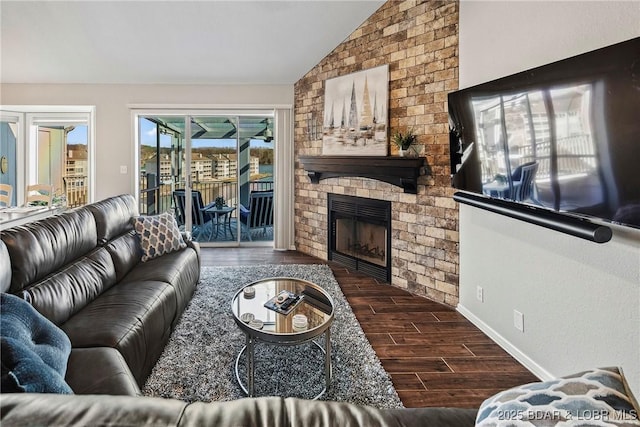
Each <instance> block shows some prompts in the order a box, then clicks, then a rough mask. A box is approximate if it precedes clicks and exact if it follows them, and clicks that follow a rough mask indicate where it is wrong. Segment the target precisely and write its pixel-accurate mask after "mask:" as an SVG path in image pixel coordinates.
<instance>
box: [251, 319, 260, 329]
mask: <svg viewBox="0 0 640 427" xmlns="http://www.w3.org/2000/svg"><path fill="white" fill-rule="evenodd" d="M249 326H251V327H252V328H254V329H262V327H263V326H264V323H263V322H262V320H259V319H254V320H252V321H250V322H249Z"/></svg>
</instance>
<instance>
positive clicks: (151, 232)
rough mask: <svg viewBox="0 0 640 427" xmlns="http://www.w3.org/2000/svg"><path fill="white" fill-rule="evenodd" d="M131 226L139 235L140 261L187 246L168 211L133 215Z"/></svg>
mask: <svg viewBox="0 0 640 427" xmlns="http://www.w3.org/2000/svg"><path fill="white" fill-rule="evenodd" d="M133 227H134V228H135V230H136V233H137V234H138V237H140V246H141V247H142V262H145V261H149V260H150V259H153V258H157V257H159V256H161V255H164V254H168V253H170V252H173V251H177V250H180V249H183V248H186V247H187V244H186V243H185V242H184V240H183V239H182V235H181V234H180V229H179V228H178V223H177V222H176V219H175V218H174V216H173V214H171V213H169V212H164V213H161V214H160V215H154V216H151V215H149V216H138V217H135V218H134V219H133Z"/></svg>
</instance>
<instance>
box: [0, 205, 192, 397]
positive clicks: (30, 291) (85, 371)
mask: <svg viewBox="0 0 640 427" xmlns="http://www.w3.org/2000/svg"><path fill="white" fill-rule="evenodd" d="M137 215H138V209H137V204H136V201H135V199H134V198H133V196H131V195H121V196H116V197H112V198H108V199H105V200H103V201H101V202H97V203H94V204H90V205H87V206H85V207H82V208H79V209H74V210H72V211H69V212H66V213H63V214H61V215H56V216H54V217H51V218H47V219H44V220H41V221H37V222H34V223H30V224H26V225H24V226H21V227H15V228H12V229H9V230H4V231H3V232H2V238H1V243H0V291H2V292H10V293H12V294H15V295H18V296H20V297H22V298H24V299H25V300H27V301H28V302H30V303H31V305H32V306H33V307H35V308H36V310H37V311H39V312H40V313H41V314H43V315H44V316H45V317H46V318H47V319H49V320H51V321H52V322H53V323H55V324H56V325H57V326H58V327H60V328H61V329H62V330H63V331H64V332H65V333H66V334H67V335H68V337H69V339H70V340H71V345H72V351H71V355H70V357H69V362H68V365H67V374H66V378H65V379H66V381H67V383H68V384H69V386H70V387H71V389H72V390H73V391H74V392H75V393H77V394H125V395H139V394H140V388H141V387H142V386H143V385H144V382H145V380H146V378H147V377H148V375H149V374H150V373H151V369H152V368H153V366H154V364H155V363H156V361H157V360H158V358H159V357H160V354H161V353H162V350H163V349H164V346H165V344H166V342H167V340H168V339H169V336H170V334H171V331H172V329H173V327H174V326H175V325H176V323H177V321H178V319H179V318H180V315H181V314H182V312H183V311H184V309H185V307H186V305H187V303H188V302H189V300H190V299H191V296H192V294H193V291H194V290H195V287H196V284H197V282H198V280H199V277H200V256H199V247H198V246H197V243H194V242H188V245H187V247H186V248H185V249H182V250H179V251H176V252H172V253H168V254H165V255H162V256H161V257H159V258H155V259H153V260H149V261H147V262H141V255H140V254H141V251H140V243H139V238H138V237H137V236H136V234H135V232H134V230H133V226H132V222H131V219H132V218H133V217H135V216H137Z"/></svg>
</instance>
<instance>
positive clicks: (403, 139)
mask: <svg viewBox="0 0 640 427" xmlns="http://www.w3.org/2000/svg"><path fill="white" fill-rule="evenodd" d="M417 138H418V136H417V135H416V134H415V133H413V129H409V130H407V131H406V132H404V133H403V132H401V131H396V132H394V134H393V136H392V137H391V141H393V143H394V144H396V145H397V146H398V148H400V149H402V150H406V149H408V148H409V147H410V146H411V144H413V143H414V142H416V139H417Z"/></svg>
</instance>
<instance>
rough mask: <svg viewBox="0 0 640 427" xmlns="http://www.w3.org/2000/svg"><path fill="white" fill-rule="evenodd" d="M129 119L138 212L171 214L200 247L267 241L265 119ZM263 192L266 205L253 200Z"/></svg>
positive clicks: (269, 140) (269, 148)
mask: <svg viewBox="0 0 640 427" xmlns="http://www.w3.org/2000/svg"><path fill="white" fill-rule="evenodd" d="M136 120H137V122H136V123H137V127H138V145H139V148H140V150H139V173H140V179H139V183H138V185H139V189H140V196H139V197H140V210H141V212H142V213H146V214H155V213H160V212H173V213H174V214H175V216H176V219H177V220H178V223H179V225H180V226H181V227H182V228H183V229H184V230H185V231H188V232H190V233H191V235H192V237H193V239H194V240H196V241H198V242H200V243H201V244H203V245H210V246H237V245H239V244H240V243H242V242H251V243H252V244H256V243H255V242H269V243H267V244H271V243H272V241H273V137H272V135H273V127H272V126H273V116H272V115H265V114H264V113H262V114H256V115H247V116H239V115H230V114H202V113H199V114H193V115H190V114H182V113H180V112H176V113H174V114H167V113H165V112H159V113H140V114H136ZM268 192H270V196H271V202H270V203H271V204H270V205H269V206H266V204H265V203H262V199H261V200H260V201H256V200H257V198H258V196H260V195H261V194H258V193H268ZM253 193H256V194H253ZM268 195H269V194H267V196H268ZM258 202H259V203H258ZM258 214H260V215H258ZM263 218H266V221H265V220H264V219H263ZM260 220H262V222H260ZM269 220H270V222H269Z"/></svg>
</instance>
